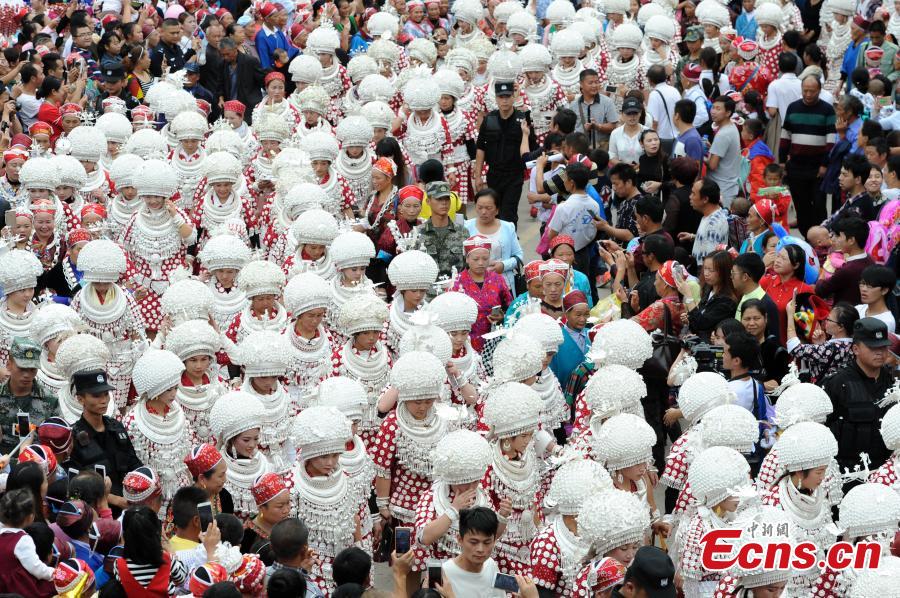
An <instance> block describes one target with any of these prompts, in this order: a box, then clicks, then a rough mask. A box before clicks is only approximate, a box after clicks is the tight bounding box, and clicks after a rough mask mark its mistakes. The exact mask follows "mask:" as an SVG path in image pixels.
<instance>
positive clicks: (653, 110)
mask: <svg viewBox="0 0 900 598" xmlns="http://www.w3.org/2000/svg"><path fill="white" fill-rule="evenodd" d="M664 99H665V101H663V100H664ZM680 99H681V94H680V93H678V90H677V89H675V88H674V87H672V86H671V85H669V84H667V83H660V84H659V85H657V86H656V87H654V88H653V90H652V91H650V95H649V96H648V97H647V113H648V114H649V115H650V116H651V117H652V118H653V120H655V121H656V132H657V133H659V138H660V139H675V136H676V135H677V132H676V131H675V125H674V124H673V122H672V119H674V118H675V103H676V102H678V101H679V100H680Z"/></svg>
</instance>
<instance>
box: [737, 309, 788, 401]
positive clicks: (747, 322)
mask: <svg viewBox="0 0 900 598" xmlns="http://www.w3.org/2000/svg"><path fill="white" fill-rule="evenodd" d="M765 309H766V308H765V306H764V305H763V304H762V302H761V301H760V300H759V299H750V300H748V301H745V302H744V304H743V305H742V306H741V324H743V325H744V329H745V330H746V331H747V332H749V333H750V334H751V335H752V336H753V337H754V338H755V339H756V342H757V343H759V353H760V365H761V368H760V370H759V371H758V372H757V378H758V379H759V380H761V381H762V383H763V386H765V388H766V392H772V391H773V390H775V389H776V388H777V387H778V386H779V384H781V379H782V378H783V377H784V376H785V375H786V374H787V373H788V362H789V361H790V356H789V355H788V352H787V350H786V349H785V348H784V343H781V342H779V340H778V337H777V336H775V335H772V334H769V333H768V327H769V326H768V317H767V316H766V313H765Z"/></svg>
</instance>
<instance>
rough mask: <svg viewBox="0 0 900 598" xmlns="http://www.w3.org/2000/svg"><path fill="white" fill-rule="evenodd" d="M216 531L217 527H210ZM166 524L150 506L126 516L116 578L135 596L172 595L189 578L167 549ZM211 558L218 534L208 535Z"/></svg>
mask: <svg viewBox="0 0 900 598" xmlns="http://www.w3.org/2000/svg"><path fill="white" fill-rule="evenodd" d="M210 529H211V530H212V529H214V524H213V526H211V528H210ZM161 536H162V524H161V523H160V521H159V518H158V517H157V515H156V513H154V512H153V511H152V510H151V509H150V508H149V507H134V508H131V509H128V510H127V511H125V513H124V515H123V517H122V546H123V552H124V554H123V558H121V559H118V560H117V561H116V565H115V573H116V579H117V580H118V582H119V583H120V584H121V586H122V588H123V589H124V590H125V592H127V594H128V595H129V596H131V595H143V596H159V597H164V596H167V595H171V594H172V593H173V592H175V591H176V589H177V588H178V586H180V585H182V584H183V583H184V582H185V580H186V579H187V576H188V571H187V568H186V567H185V565H184V564H183V563H182V562H181V561H180V560H179V559H178V558H177V557H173V556H172V555H171V554H170V553H169V552H168V551H165V550H163V547H162V543H161V542H160V538H161ZM208 537H209V540H208V542H209V543H208V544H207V556H208V559H209V560H210V561H214V560H215V558H216V557H215V544H214V543H212V540H213V539H216V537H215V535H214V534H212V533H208Z"/></svg>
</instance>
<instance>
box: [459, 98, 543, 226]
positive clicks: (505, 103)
mask: <svg viewBox="0 0 900 598" xmlns="http://www.w3.org/2000/svg"><path fill="white" fill-rule="evenodd" d="M513 91H514V86H513V85H512V84H511V83H505V82H502V83H496V84H494V94H495V95H496V98H497V110H493V111H491V112H488V113H487V114H486V115H485V117H484V120H483V121H482V122H481V128H480V129H479V130H478V141H477V148H478V149H477V151H476V155H475V171H474V172H475V174H474V182H475V189H476V190H481V188H482V187H484V186H485V184H487V186H488V187H490V188H491V189H497V190H498V191H500V194H501V196H500V219H501V220H505V221H507V222H512V223H513V224H516V223H517V222H518V221H519V211H518V206H519V198H520V196H521V195H522V184H523V180H524V175H525V162H524V160H522V156H523V155H525V154H527V153H528V152H529V151H531V148H532V147H534V146H536V145H537V142H536V140H535V137H534V132H533V127H532V126H531V124H530V123H531V121H530V118H531V117H530V116H529V113H525V112H520V111H519V110H516V108H515V106H514V104H513V97H512V96H513ZM485 165H487V166H488V175H487V179H483V178H482V174H481V173H482V172H483V167H484V166H485Z"/></svg>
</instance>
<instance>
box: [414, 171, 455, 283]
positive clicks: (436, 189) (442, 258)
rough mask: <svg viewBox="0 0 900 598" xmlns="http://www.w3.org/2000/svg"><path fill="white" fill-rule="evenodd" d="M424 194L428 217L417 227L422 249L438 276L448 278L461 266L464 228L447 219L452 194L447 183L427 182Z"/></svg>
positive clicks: (448, 217)
mask: <svg viewBox="0 0 900 598" xmlns="http://www.w3.org/2000/svg"><path fill="white" fill-rule="evenodd" d="M425 194H426V197H427V199H426V200H425V201H426V202H427V203H428V205H429V207H430V208H431V216H430V217H429V218H428V220H427V221H426V222H425V224H422V225H420V226H419V228H418V230H419V238H420V240H421V244H422V250H423V251H424V252H425V253H427V254H428V255H430V256H431V257H433V258H434V261H435V262H437V265H438V277H441V276H443V277H450V276H452V275H453V272H454V270H455V271H459V270H461V269H462V268H463V266H464V263H465V258H464V254H463V241H465V240H466V237H467V234H466V229H465V228H464V227H462V226H460V225H457V224H456V223H454V222H453V221H451V220H450V215H449V214H450V202H451V198H452V193H451V191H450V185H449V184H447V183H446V182H444V181H435V182H432V183H428V184H427V185H426V186H425Z"/></svg>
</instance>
